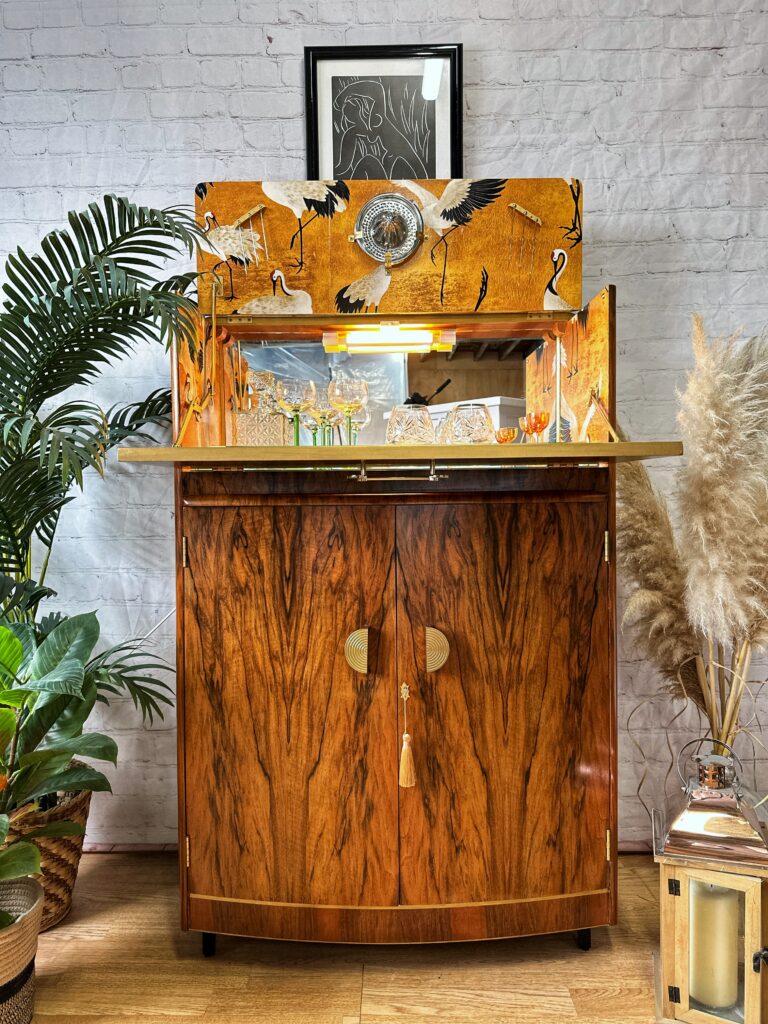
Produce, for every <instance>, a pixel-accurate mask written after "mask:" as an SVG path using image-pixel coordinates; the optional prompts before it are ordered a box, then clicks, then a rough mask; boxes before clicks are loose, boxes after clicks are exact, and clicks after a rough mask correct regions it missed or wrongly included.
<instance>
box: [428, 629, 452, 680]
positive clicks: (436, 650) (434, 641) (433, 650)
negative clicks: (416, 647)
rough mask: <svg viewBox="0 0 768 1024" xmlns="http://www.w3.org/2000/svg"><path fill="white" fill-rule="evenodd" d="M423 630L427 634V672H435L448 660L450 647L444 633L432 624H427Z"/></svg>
mask: <svg viewBox="0 0 768 1024" xmlns="http://www.w3.org/2000/svg"><path fill="white" fill-rule="evenodd" d="M424 632H425V633H426V635H427V672H437V670H438V669H439V668H442V667H443V665H444V664H445V663H446V661H448V655H449V654H450V653H451V648H450V645H449V644H448V639H447V637H446V635H445V633H441V632H440V630H439V629H435V627H434V626H427V627H426V628H425V630H424Z"/></svg>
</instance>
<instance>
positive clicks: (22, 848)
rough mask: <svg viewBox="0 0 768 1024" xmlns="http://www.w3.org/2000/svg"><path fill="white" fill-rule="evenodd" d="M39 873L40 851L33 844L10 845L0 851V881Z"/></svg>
mask: <svg viewBox="0 0 768 1024" xmlns="http://www.w3.org/2000/svg"><path fill="white" fill-rule="evenodd" d="M39 871H40V851H39V850H38V848H37V847H36V846H35V845H34V844H33V843H23V842H22V843H11V845H10V846H6V848H5V849H4V850H0V881H8V880H9V879H11V878H24V876H25V875H36V874H38V873H39Z"/></svg>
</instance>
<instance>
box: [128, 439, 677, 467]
mask: <svg viewBox="0 0 768 1024" xmlns="http://www.w3.org/2000/svg"><path fill="white" fill-rule="evenodd" d="M682 454H683V445H682V442H681V441H618V442H599V443H595V444H580V443H570V442H568V443H562V444H540V445H532V444H514V445H498V444H470V445H431V444H429V445H386V444H379V445H334V446H332V447H328V448H322V447H317V448H315V447H309V446H307V447H299V448H294V447H291V446H287V445H275V446H272V447H260V448H256V447H249V446H246V445H221V446H213V445H211V446H208V447H204V448H192V447H190V448H173V447H161V446H154V445H153V446H144V447H138V446H137V447H120V448H118V452H117V457H118V461H120V462H156V463H175V464H178V465H182V466H195V465H207V466H218V465H235V466H245V465H258V466H263V467H264V468H265V469H266V470H269V469H270V468H272V467H278V466H289V467H291V466H295V467H297V468H300V467H304V468H311V467H313V466H318V467H320V466H323V467H324V466H327V467H328V468H329V469H330V468H331V467H333V468H334V469H338V470H344V469H349V468H350V464H353V465H354V468H355V469H357V468H360V466H361V464H363V463H365V464H366V467H367V468H368V469H370V468H371V466H372V464H376V465H377V466H378V465H379V464H384V465H386V466H398V465H401V464H403V463H408V464H409V468H410V466H411V465H412V464H413V463H418V464H419V468H423V469H429V468H430V464H431V463H435V464H436V467H437V468H441V469H445V468H451V467H452V466H455V467H456V468H458V467H459V464H460V463H472V464H473V467H476V466H477V465H478V464H479V463H488V464H494V465H496V466H500V465H503V466H509V467H513V466H515V465H518V466H520V465H523V464H524V465H525V466H526V467H528V466H546V465H553V464H560V463H569V464H573V463H583V464H587V465H595V464H599V463H603V464H605V463H610V462H625V461H632V460H636V459H663V458H673V457H675V456H678V455H682Z"/></svg>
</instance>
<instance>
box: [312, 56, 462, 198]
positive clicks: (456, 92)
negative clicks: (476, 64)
mask: <svg viewBox="0 0 768 1024" xmlns="http://www.w3.org/2000/svg"><path fill="white" fill-rule="evenodd" d="M462 50H463V47H462V44H461V43H436V44H434V45H432V44H426V45H413V46H410V45H402V46H401V45H390V46H305V47H304V97H305V117H306V134H307V178H308V180H310V181H311V180H315V179H317V178H320V177H323V178H334V177H336V175H335V174H333V173H322V174H321V171H322V170H325V171H326V172H327V170H328V169H327V168H325V169H322V168H321V167H320V148H319V147H320V126H319V123H318V115H319V111H318V67H319V65H320V64H321V63H322V62H323V61H345V60H349V61H360V60H366V61H381V62H382V64H386V62H387V61H388V60H408V59H429V58H439V59H442V60H444V61H447V62H448V77H449V83H450V97H449V115H448V130H449V133H450V170H449V173H448V174H445V173H436V174H434V175H433V176H434V177H437V178H446V177H451V178H461V177H462V175H463V167H464V159H463V130H462V89H463V55H462ZM384 71H385V68H382V73H384ZM398 176H409V175H386V177H398ZM412 176H413V177H420V176H422V175H412ZM424 176H426V177H429V176H430V175H424ZM344 177H347V178H349V179H350V180H354V178H355V175H349V174H347V175H344ZM360 177H362V175H360Z"/></svg>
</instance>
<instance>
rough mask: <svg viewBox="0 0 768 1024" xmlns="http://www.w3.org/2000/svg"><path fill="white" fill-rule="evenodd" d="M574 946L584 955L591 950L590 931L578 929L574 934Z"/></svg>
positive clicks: (588, 929) (589, 929)
mask: <svg viewBox="0 0 768 1024" xmlns="http://www.w3.org/2000/svg"><path fill="white" fill-rule="evenodd" d="M576 945H577V946H578V947H579V949H583V950H584V952H585V953H586V952H587V951H588V950H590V949H592V929H591V928H579V930H578V931H577V932H576Z"/></svg>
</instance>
